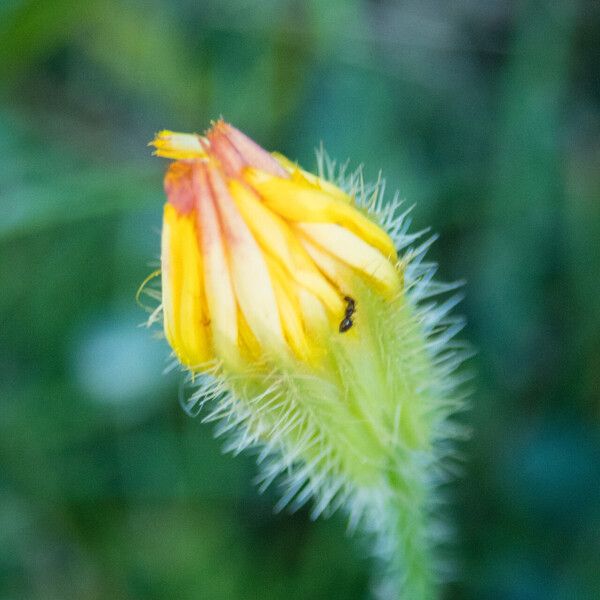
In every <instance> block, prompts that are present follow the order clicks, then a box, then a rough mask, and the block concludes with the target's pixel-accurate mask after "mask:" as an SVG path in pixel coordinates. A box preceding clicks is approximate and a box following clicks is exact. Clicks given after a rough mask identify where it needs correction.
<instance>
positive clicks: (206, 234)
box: [194, 165, 238, 360]
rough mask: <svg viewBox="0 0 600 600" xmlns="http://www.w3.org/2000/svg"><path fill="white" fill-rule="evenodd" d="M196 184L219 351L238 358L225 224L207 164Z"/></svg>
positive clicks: (206, 280)
mask: <svg viewBox="0 0 600 600" xmlns="http://www.w3.org/2000/svg"><path fill="white" fill-rule="evenodd" d="M194 187H195V189H196V193H197V199H198V214H197V219H198V230H199V231H200V242H201V248H202V256H203V259H204V287H205V291H206V301H207V304H208V312H209V314H210V319H211V329H212V333H213V339H214V345H215V350H216V352H217V354H218V355H219V356H222V357H224V358H225V359H226V360H227V359H230V360H235V359H236V357H237V356H236V354H237V350H236V348H237V340H238V327H237V305H236V301H235V295H234V293H233V284H232V281H231V274H230V271H229V264H228V262H227V256H226V254H225V247H224V244H223V234H222V232H221V225H220V223H219V217H218V214H217V209H216V206H215V202H214V200H213V198H212V194H211V190H210V187H209V185H208V178H207V173H206V167H205V166H204V165H198V166H197V167H196V169H195V170H194Z"/></svg>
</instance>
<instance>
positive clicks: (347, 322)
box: [340, 317, 353, 333]
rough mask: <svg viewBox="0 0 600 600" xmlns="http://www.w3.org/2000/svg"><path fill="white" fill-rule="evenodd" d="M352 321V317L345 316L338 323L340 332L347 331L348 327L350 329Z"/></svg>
mask: <svg viewBox="0 0 600 600" xmlns="http://www.w3.org/2000/svg"><path fill="white" fill-rule="evenodd" d="M352 325H353V323H352V319H351V318H350V317H345V318H344V319H343V320H342V322H341V323H340V333H344V332H346V331H348V329H350V327H352Z"/></svg>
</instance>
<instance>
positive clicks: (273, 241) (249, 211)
mask: <svg viewBox="0 0 600 600" xmlns="http://www.w3.org/2000/svg"><path fill="white" fill-rule="evenodd" d="M229 190H230V193H231V197H232V198H233V200H234V202H235V204H236V206H237V208H238V210H239V212H240V214H241V215H242V217H243V218H244V220H245V222H246V223H247V224H248V226H249V227H250V230H251V231H252V234H253V235H254V237H255V238H256V240H257V241H258V243H259V244H260V245H261V246H262V247H263V248H264V249H265V250H266V251H267V252H268V253H269V254H270V255H271V256H272V257H274V258H275V259H276V260H277V261H278V262H279V263H280V264H281V266H283V267H284V268H285V269H286V271H287V272H288V274H289V276H290V277H292V278H293V279H294V280H295V281H296V282H297V283H298V284H300V285H301V286H304V287H305V288H306V289H308V290H310V291H311V292H312V293H313V294H315V295H316V296H317V297H318V298H319V299H320V300H321V301H322V302H323V303H324V304H325V306H326V307H327V308H328V309H329V310H330V311H331V312H333V313H334V314H339V313H340V312H342V311H343V302H342V300H341V297H340V294H339V293H338V292H337V291H336V289H335V288H334V287H333V286H332V285H331V284H330V283H329V282H328V281H327V280H326V279H325V278H324V277H323V275H322V274H321V273H320V272H319V270H318V269H317V268H316V267H315V265H314V264H313V262H312V261H311V259H310V257H309V256H308V255H307V253H306V252H305V251H304V250H303V249H302V246H301V245H300V244H299V242H298V240H297V239H296V234H295V232H293V231H291V229H290V228H289V226H288V225H287V223H286V222H285V221H284V220H283V219H281V217H279V216H278V215H276V214H275V213H273V212H272V211H271V210H269V209H268V208H267V207H266V206H265V205H264V204H262V202H260V200H259V199H258V197H257V196H256V194H255V193H254V192H252V191H251V190H250V189H248V188H247V187H246V186H244V185H242V184H241V183H240V182H238V181H232V182H230V184H229Z"/></svg>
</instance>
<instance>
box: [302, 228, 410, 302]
mask: <svg viewBox="0 0 600 600" xmlns="http://www.w3.org/2000/svg"><path fill="white" fill-rule="evenodd" d="M296 227H297V228H298V230H299V231H301V232H302V233H303V234H304V235H306V236H307V237H308V238H309V239H310V240H312V241H313V242H314V243H315V244H316V245H317V246H319V247H320V248H322V249H323V250H326V251H327V252H329V253H330V254H332V255H333V256H335V257H337V258H339V259H340V260H341V261H343V262H345V263H346V264H348V265H350V266H351V267H352V268H354V269H356V270H357V271H359V272H361V273H363V274H364V275H366V276H367V277H368V278H370V279H371V280H373V281H374V282H375V283H377V284H378V285H379V287H380V288H381V289H382V290H384V291H386V292H387V293H388V294H390V295H393V294H395V293H397V292H398V290H399V289H400V285H401V278H400V274H399V273H398V271H397V270H396V268H395V266H394V265H393V264H392V263H391V262H390V261H389V260H388V259H387V258H386V257H385V256H384V255H383V254H382V253H381V252H380V251H379V250H377V249H376V248H373V246H370V245H369V244H367V243H366V242H365V241H363V240H362V239H361V238H359V237H358V236H357V235H355V234H354V233H352V232H351V231H348V230H347V229H345V228H344V227H340V226H339V225H334V224H331V223H298V224H297V225H296Z"/></svg>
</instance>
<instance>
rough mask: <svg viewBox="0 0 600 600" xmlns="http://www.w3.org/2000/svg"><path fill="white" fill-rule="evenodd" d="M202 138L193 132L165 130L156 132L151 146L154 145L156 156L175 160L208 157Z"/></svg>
mask: <svg viewBox="0 0 600 600" xmlns="http://www.w3.org/2000/svg"><path fill="white" fill-rule="evenodd" d="M202 139H203V138H201V137H200V136H198V135H194V134H191V133H176V132H174V131H168V130H166V129H165V130H163V131H160V132H158V133H157V134H156V137H155V138H154V140H153V141H152V142H150V144H149V145H150V146H154V147H155V148H156V150H155V151H154V155H155V156H162V157H163V158H173V159H175V160H183V159H191V158H206V152H205V150H204V148H203V147H202V143H201V140H202Z"/></svg>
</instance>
